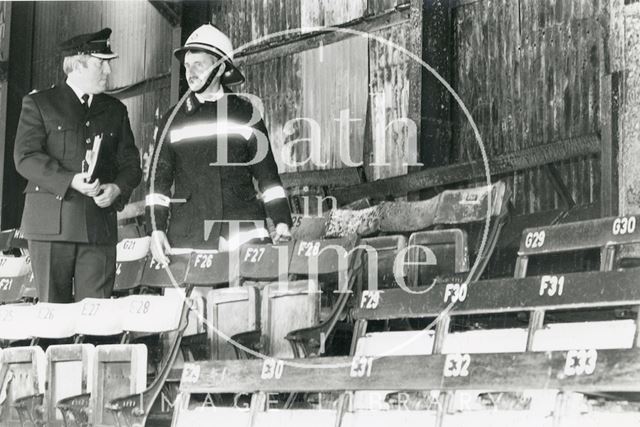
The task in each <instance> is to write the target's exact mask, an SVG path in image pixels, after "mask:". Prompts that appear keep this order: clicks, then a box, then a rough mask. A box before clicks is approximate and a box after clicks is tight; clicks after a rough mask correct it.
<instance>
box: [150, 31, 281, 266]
mask: <svg viewBox="0 0 640 427" xmlns="http://www.w3.org/2000/svg"><path fill="white" fill-rule="evenodd" d="M174 54H175V55H176V57H177V58H178V59H179V60H180V61H181V63H182V64H183V65H184V69H185V75H186V79H187V83H188V84H189V89H190V93H189V95H188V97H187V98H186V100H184V103H183V104H182V105H180V103H178V104H176V105H175V106H173V107H172V108H170V109H169V112H168V113H167V114H166V115H165V117H164V118H163V120H162V122H161V125H160V128H159V132H158V135H157V140H156V146H155V152H154V156H153V158H152V163H151V167H150V174H149V191H148V192H147V197H146V211H147V224H148V225H149V226H150V228H151V229H152V231H151V252H152V255H153V257H154V259H155V260H156V261H157V262H158V263H160V264H164V265H166V264H168V263H169V258H168V255H169V254H170V253H171V252H172V247H173V248H174V249H175V248H189V249H218V250H233V249H236V248H237V247H238V246H239V245H241V244H242V243H245V242H247V241H255V240H260V239H268V238H269V233H268V231H267V228H266V225H265V219H266V218H267V217H270V218H271V219H272V220H273V223H274V225H275V232H274V233H273V240H275V241H276V242H277V241H280V240H283V239H288V238H290V231H289V229H290V227H291V213H290V210H289V204H288V200H287V197H286V194H285V190H284V188H283V187H282V183H281V181H280V176H279V174H278V169H277V166H276V162H275V160H274V157H273V153H272V151H271V147H270V143H269V139H268V135H267V129H266V127H265V124H264V122H263V120H262V117H261V115H260V112H259V109H258V108H257V105H256V104H257V103H258V101H259V100H257V98H255V97H252V96H249V95H241V94H236V93H233V92H232V91H231V90H230V89H229V86H230V85H234V84H239V83H242V82H243V81H244V76H243V75H242V74H241V72H240V71H239V70H238V69H237V68H236V67H235V66H234V64H233V48H232V44H231V41H230V40H229V38H228V37H227V36H226V35H225V34H224V33H222V32H221V31H220V30H219V29H217V28H216V27H214V26H213V25H210V24H207V25H203V26H201V27H200V28H198V29H197V30H196V31H194V32H193V33H192V34H191V35H190V36H189V38H188V39H187V42H186V43H185V45H184V46H183V47H181V48H179V49H176V50H175V51H174ZM163 137H164V139H162V138H163ZM254 181H255V184H257V185H254ZM256 186H257V189H256ZM172 188H173V190H172ZM240 220H241V221H243V222H242V223H240V224H239V230H234V225H233V224H232V223H230V222H228V221H240ZM236 224H238V223H236ZM237 227H238V226H236V228H237ZM234 231H235V232H234Z"/></svg>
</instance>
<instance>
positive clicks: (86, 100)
mask: <svg viewBox="0 0 640 427" xmlns="http://www.w3.org/2000/svg"><path fill="white" fill-rule="evenodd" d="M82 106H83V107H84V110H85V111H89V95H88V94H86V93H85V94H84V95H82Z"/></svg>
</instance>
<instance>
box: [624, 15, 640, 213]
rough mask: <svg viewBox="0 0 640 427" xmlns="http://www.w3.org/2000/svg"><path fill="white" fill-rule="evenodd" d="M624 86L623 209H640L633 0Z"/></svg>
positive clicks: (638, 25) (638, 47)
mask: <svg viewBox="0 0 640 427" xmlns="http://www.w3.org/2000/svg"><path fill="white" fill-rule="evenodd" d="M624 32H625V44H624V46H625V52H624V64H625V72H624V77H623V79H624V87H625V89H624V90H625V93H624V96H623V97H622V98H623V101H622V107H621V115H622V118H621V129H620V133H621V135H622V137H621V138H622V140H621V142H620V157H619V159H620V160H619V162H620V166H619V168H620V169H619V170H620V183H619V191H620V211H621V212H624V213H633V212H639V211H640V187H639V185H640V169H639V168H638V162H637V159H638V155H639V154H640V144H639V143H638V141H640V128H638V123H640V5H639V4H637V3H635V4H630V5H628V6H625V10H624Z"/></svg>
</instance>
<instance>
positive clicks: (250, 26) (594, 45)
mask: <svg viewBox="0 0 640 427" xmlns="http://www.w3.org/2000/svg"><path fill="white" fill-rule="evenodd" d="M408 3H409V2H408V1H400V2H396V1H393V0H385V1H375V0H369V1H366V0H358V1H354V2H351V1H350V2H344V1H340V0H333V1H332V0H322V1H314V2H298V1H291V0H264V1H257V2H256V1H246V2H232V1H226V0H220V1H217V2H215V1H214V4H215V7H214V8H213V10H214V20H215V22H216V24H217V25H218V26H220V27H221V28H222V29H223V30H225V31H228V32H229V34H230V35H231V38H232V40H233V42H234V45H236V46H242V45H245V44H247V43H250V44H251V45H250V46H249V48H248V49H247V51H249V52H251V49H253V48H255V47H256V45H257V46H261V45H266V44H268V43H272V44H273V43H275V44H277V42H278V41H279V40H280V39H286V35H282V36H280V37H276V38H271V37H270V38H269V40H268V42H267V41H262V40H259V39H260V38H262V37H265V36H268V35H270V34H273V33H277V32H282V31H285V30H292V29H296V28H306V27H315V26H323V25H342V26H347V27H349V28H356V26H355V25H357V24H355V22H356V21H357V20H358V19H363V18H366V19H372V20H375V18H376V17H380V16H382V15H384V14H385V13H389V11H390V10H395V11H396V13H397V15H396V21H395V22H393V23H392V24H389V25H386V26H384V27H383V28H369V29H368V30H367V32H369V33H370V34H371V35H373V36H379V37H382V38H384V39H386V40H389V41H390V42H392V43H394V44H395V45H397V46H400V47H402V48H406V49H408V50H409V51H410V50H411V35H412V34H413V33H415V29H413V28H412V22H411V21H410V20H409V14H408V13H407V14H406V15H404V16H401V12H400V11H402V10H403V6H408ZM436 3H437V2H436ZM445 3H447V2H445ZM425 4H426V3H425ZM448 4H449V7H450V9H449V13H450V19H451V24H450V26H448V27H443V28H445V29H448V30H449V31H450V32H451V34H448V35H447V37H448V38H449V39H450V40H451V46H450V50H451V51H450V52H449V54H450V55H451V58H452V59H451V63H450V67H451V69H450V73H449V77H450V83H451V85H452V86H453V88H454V89H455V90H456V91H457V93H458V94H459V96H460V98H461V99H462V101H463V102H464V104H465V105H466V107H467V108H468V109H469V111H470V112H471V114H472V116H473V118H474V121H475V123H476V125H477V127H478V129H479V132H480V134H481V136H482V139H483V142H484V145H485V149H486V152H487V155H488V157H489V159H491V158H495V157H497V156H500V155H503V154H508V153H517V152H519V151H521V150H523V149H526V148H531V147H536V146H541V145H545V144H553V143H556V142H559V141H565V140H571V139H572V138H578V137H583V136H593V135H599V133H600V131H601V117H600V104H601V102H600V101H601V100H600V94H601V81H600V76H601V74H602V73H603V70H602V67H603V65H602V64H603V60H604V58H603V56H604V53H603V49H604V45H605V43H606V39H607V28H606V27H605V26H603V25H602V22H603V20H605V19H607V16H608V13H609V12H608V7H609V6H608V2H605V1H604V0H575V1H562V0H518V1H508V0H498V1H459V2H448ZM425 8H426V6H425ZM427 33H428V31H427ZM285 45H286V41H285ZM240 56H241V57H242V61H243V64H244V65H243V66H244V70H245V72H246V74H247V84H246V85H245V86H244V87H243V88H242V90H243V91H246V92H251V93H255V94H256V95H258V96H260V97H261V98H262V99H263V101H264V107H265V116H266V119H267V122H268V126H269V129H270V132H271V136H272V140H273V144H274V148H275V150H276V151H278V152H281V151H282V150H283V149H284V148H285V147H287V145H288V144H290V142H291V141H293V140H296V139H297V138H308V137H309V135H310V129H309V126H308V124H307V123H304V122H302V121H295V122H294V123H292V122H291V121H290V120H291V119H292V118H296V117H310V118H314V119H316V120H317V122H318V123H320V130H321V135H322V136H321V139H322V144H321V148H320V150H321V153H320V155H319V157H320V160H321V161H320V162H315V163H316V164H312V163H311V162H308V163H306V164H304V165H296V166H292V165H290V164H281V171H284V172H292V171H304V170H310V169H318V168H341V167H346V166H348V165H346V164H345V162H343V161H341V157H340V148H339V147H340V144H339V141H340V138H339V136H340V129H339V127H338V126H337V121H336V119H337V118H338V114H339V112H340V110H343V109H346V108H348V109H349V112H350V114H351V117H352V118H355V119H357V121H353V122H352V123H351V125H350V128H349V139H348V141H349V147H348V152H349V153H350V156H349V158H350V159H351V160H353V162H360V161H363V162H364V164H365V166H367V165H369V164H370V163H372V161H374V160H373V156H374V152H375V151H376V150H378V152H382V151H383V152H384V153H385V155H386V159H387V161H388V162H389V165H388V166H384V167H367V168H366V171H367V175H366V178H367V179H368V180H375V179H380V178H385V177H391V176H397V175H403V174H406V173H407V171H408V170H409V169H408V167H407V166H406V165H404V164H403V162H404V161H406V155H407V154H408V153H410V152H411V151H412V150H416V149H417V147H415V146H410V136H409V134H408V133H409V131H410V129H408V128H407V127H406V126H391V127H390V128H389V130H388V132H382V133H381V132H377V131H376V127H378V128H379V127H380V126H384V125H386V124H388V123H391V122H392V121H393V120H394V119H398V118H402V117H408V116H409V114H410V112H409V111H408V110H409V105H410V103H411V101H412V100H413V99H415V98H416V97H417V98H418V100H419V102H422V103H423V104H428V103H430V102H431V103H440V101H441V99H438V98H437V97H435V96H433V97H430V94H429V93H423V94H416V93H415V90H414V85H415V83H416V80H415V79H414V78H412V75H411V71H410V67H411V62H412V61H411V60H410V59H409V57H408V56H407V55H406V54H404V53H402V52H401V51H400V50H398V49H397V48H394V47H392V46H390V45H388V44H384V43H380V42H379V41H377V40H375V39H370V40H367V41H365V39H364V38H361V37H352V38H350V39H341V40H339V41H334V42H332V43H331V44H328V43H325V44H320V45H319V46H318V45H317V43H316V44H314V43H313V42H309V43H308V44H307V45H306V46H303V47H302V48H301V47H300V46H297V45H296V42H295V41H293V42H292V43H291V44H290V49H289V50H287V49H282V48H280V49H279V50H278V49H274V52H273V53H272V54H267V53H265V52H262V53H248V54H247V55H243V53H242V49H241V53H240ZM424 73H425V74H428V73H426V71H425V72H424ZM446 77H447V76H445V78H446ZM425 78H429V76H426V77H425ZM372 92H373V93H377V94H383V96H384V98H385V99H380V97H378V98H377V99H376V97H375V96H370V93H372ZM421 95H422V96H421ZM423 108H424V106H423ZM447 114H449V117H448V124H446V126H449V127H450V131H447V130H446V129H445V130H444V131H442V130H441V131H440V134H439V135H437V137H436V139H438V140H439V141H440V142H439V144H441V145H443V146H444V147H446V153H445V154H444V155H443V158H442V159H439V160H438V161H439V163H436V164H433V163H432V162H427V163H429V164H430V165H431V166H434V165H435V166H437V165H447V164H457V163H464V162H468V161H472V160H477V159H479V158H480V150H479V148H478V144H477V142H476V139H475V137H474V133H473V130H472V127H471V126H470V124H469V122H468V121H467V119H466V117H464V115H463V114H461V110H460V109H459V107H457V105H456V103H455V102H453V101H451V108H450V112H449V113H447ZM423 115H424V114H423ZM423 119H426V120H429V119H430V118H429V117H423ZM445 119H447V118H445ZM443 139H448V141H446V142H444V143H443V142H442V140H443ZM576 141H579V140H576ZM576 143H579V142H576ZM422 144H423V145H424V144H425V141H422ZM289 148H292V147H289ZM423 148H424V147H423ZM284 152H288V150H284ZM294 152H295V158H296V159H298V160H300V159H306V158H308V156H309V155H310V152H309V147H308V145H305V144H304V143H297V144H296V147H295V149H294ZM425 152H428V150H427V151H425V150H424V149H423V150H422V153H423V155H424V153H425ZM344 158H345V157H344V155H343V157H342V159H344ZM555 166H557V167H558V169H559V170H560V175H561V177H562V179H563V181H564V183H565V184H566V186H567V188H568V190H569V194H570V195H571V197H572V198H573V200H574V201H575V202H576V203H577V204H578V205H587V204H591V203H595V202H597V201H598V199H599V197H600V179H601V178H600V161H599V158H598V156H597V155H590V156H583V157H581V158H576V159H572V160H568V161H565V162H562V163H561V164H557V165H555ZM503 178H506V179H507V180H508V181H509V182H510V185H511V187H512V190H513V192H514V195H515V197H514V200H515V205H516V209H517V211H518V212H521V213H528V212H534V211H541V210H548V209H554V208H557V207H559V206H561V205H562V201H561V199H560V198H559V197H558V195H557V194H556V191H555V190H554V186H553V185H552V182H551V181H550V179H549V177H548V174H547V172H546V170H545V168H544V167H536V168H533V169H530V170H525V171H520V172H516V173H514V174H511V175H510V176H508V177H503Z"/></svg>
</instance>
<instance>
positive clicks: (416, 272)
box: [407, 228, 469, 286]
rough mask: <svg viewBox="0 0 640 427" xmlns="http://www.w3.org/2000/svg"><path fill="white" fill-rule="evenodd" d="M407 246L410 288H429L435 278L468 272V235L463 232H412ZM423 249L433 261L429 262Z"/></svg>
mask: <svg viewBox="0 0 640 427" xmlns="http://www.w3.org/2000/svg"><path fill="white" fill-rule="evenodd" d="M409 246H410V247H411V250H409V254H408V262H407V264H408V265H409V266H410V267H409V268H408V270H409V272H408V274H407V275H408V278H409V284H410V286H416V285H418V284H423V285H428V284H430V283H432V282H433V281H434V280H435V279H436V278H438V277H447V276H451V275H455V274H461V273H465V272H467V271H469V251H468V245H467V233H466V232H465V231H464V230H461V229H459V228H452V229H448V230H431V231H420V232H416V233H412V234H411V236H410V237H409ZM420 247H421V248H420ZM422 248H427V249H428V250H429V251H430V252H431V253H433V255H435V259H434V260H431V262H430V260H429V259H428V258H427V254H426V253H425V250H424V249H422Z"/></svg>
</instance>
